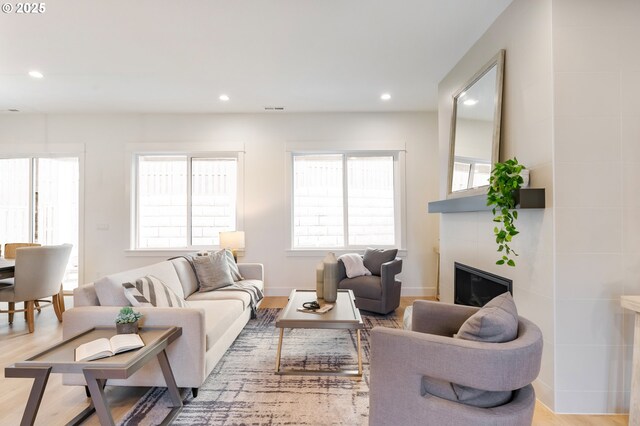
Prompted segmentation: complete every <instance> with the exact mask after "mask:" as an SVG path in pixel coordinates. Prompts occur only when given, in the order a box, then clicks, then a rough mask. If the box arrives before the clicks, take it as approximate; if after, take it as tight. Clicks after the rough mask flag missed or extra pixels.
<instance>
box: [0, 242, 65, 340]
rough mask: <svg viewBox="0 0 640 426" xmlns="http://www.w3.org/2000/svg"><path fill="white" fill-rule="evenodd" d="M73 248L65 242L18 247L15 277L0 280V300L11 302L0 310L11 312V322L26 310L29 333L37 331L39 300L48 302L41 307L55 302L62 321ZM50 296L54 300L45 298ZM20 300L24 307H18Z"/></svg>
mask: <svg viewBox="0 0 640 426" xmlns="http://www.w3.org/2000/svg"><path fill="white" fill-rule="evenodd" d="M71 247H72V246H71V244H63V245H59V246H44V247H23V248H19V249H17V250H16V263H15V275H14V278H9V279H5V280H0V302H8V304H9V309H8V310H7V311H0V313H8V314H9V323H10V324H11V323H12V322H13V314H14V313H15V312H25V316H26V319H27V324H28V328H29V333H33V330H34V309H35V304H36V301H37V302H44V303H47V304H46V305H40V307H45V306H48V304H51V305H53V308H54V310H55V312H56V316H57V317H58V321H61V322H62V312H63V310H64V304H63V303H62V302H61V299H62V280H63V278H64V273H65V270H66V268H67V262H68V261H69V256H70V254H71ZM46 297H52V300H51V302H49V301H48V300H42V299H44V298H46ZM16 302H24V305H25V306H24V309H15V303H16Z"/></svg>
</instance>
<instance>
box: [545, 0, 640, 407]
mask: <svg viewBox="0 0 640 426" xmlns="http://www.w3.org/2000/svg"><path fill="white" fill-rule="evenodd" d="M639 40H640V2H638V1H626V0H615V1H607V2H604V1H597V0H589V1H583V0H580V1H578V0H554V2H553V61H554V80H555V96H554V122H555V125H554V138H555V147H554V156H555V162H554V173H555V176H556V186H555V189H556V205H555V207H556V247H557V248H556V252H557V255H556V297H557V303H556V372H557V373H556V409H557V410H558V411H562V412H581V413H602V412H625V411H628V409H629V388H630V383H629V381H630V379H631V371H630V367H631V349H632V346H631V345H632V343H633V317H632V315H631V313H629V312H627V313H625V312H624V310H623V309H622V308H621V307H620V295H622V294H640V280H639V278H638V277H639V274H638V272H639V271H640V227H639V226H638V224H639V223H640V202H639V201H638V200H639V199H640V198H639V197H638V189H637V188H638V183H637V182H638V181H640V125H639V124H638V123H640V103H638V99H640V51H639V50H638V41H639Z"/></svg>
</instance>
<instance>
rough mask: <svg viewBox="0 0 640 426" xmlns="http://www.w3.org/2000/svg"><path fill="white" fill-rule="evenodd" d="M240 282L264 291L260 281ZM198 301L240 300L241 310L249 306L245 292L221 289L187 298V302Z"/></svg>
mask: <svg viewBox="0 0 640 426" xmlns="http://www.w3.org/2000/svg"><path fill="white" fill-rule="evenodd" d="M240 282H248V283H251V284H253V285H256V286H258V288H260V290H261V291H264V283H263V282H262V281H260V280H242V281H240ZM199 300H240V301H242V303H243V309H247V308H248V307H249V306H250V304H251V296H250V295H249V293H247V292H246V291H242V290H231V289H222V290H215V291H207V292H203V293H200V292H196V293H193V294H192V295H191V296H189V297H188V298H187V302H192V301H199Z"/></svg>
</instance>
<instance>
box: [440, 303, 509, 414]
mask: <svg viewBox="0 0 640 426" xmlns="http://www.w3.org/2000/svg"><path fill="white" fill-rule="evenodd" d="M454 337H455V338H457V339H464V340H474V341H476V342H489V343H505V342H510V341H512V340H514V339H515V338H516V337H518V310H517V309H516V304H515V302H514V301H513V297H511V293H509V292H506V293H503V294H501V295H500V296H496V297H494V298H493V299H491V301H489V303H487V304H486V305H484V306H483V307H482V308H480V310H478V312H476V313H475V314H473V315H472V316H470V317H469V318H467V320H466V321H465V322H464V324H462V326H461V327H460V330H458V333H457V334H456V335H455V336H454ZM451 388H452V390H453V392H454V393H455V395H456V399H457V400H458V401H459V402H462V403H465V404H467V405H473V406H476V407H484V408H487V407H497V406H498V405H502V404H504V403H506V402H508V401H509V400H510V399H511V394H512V392H511V391H504V392H493V391H486V390H482V389H476V388H472V387H469V386H462V385H458V384H456V383H452V384H451Z"/></svg>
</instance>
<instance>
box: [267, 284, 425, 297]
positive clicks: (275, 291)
mask: <svg viewBox="0 0 640 426" xmlns="http://www.w3.org/2000/svg"><path fill="white" fill-rule="evenodd" d="M293 289H294V287H269V286H267V287H266V288H265V289H264V295H265V296H271V297H278V296H280V297H282V296H289V295H290V294H291V291H292V290H293ZM305 290H313V289H312V288H306V289H305ZM401 295H402V296H407V297H435V296H436V288H435V287H404V286H403V287H402V292H401Z"/></svg>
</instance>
